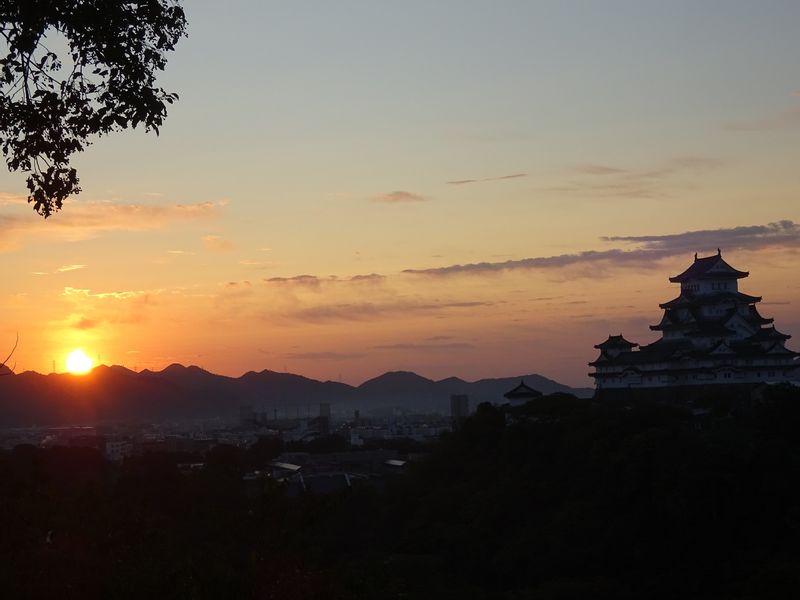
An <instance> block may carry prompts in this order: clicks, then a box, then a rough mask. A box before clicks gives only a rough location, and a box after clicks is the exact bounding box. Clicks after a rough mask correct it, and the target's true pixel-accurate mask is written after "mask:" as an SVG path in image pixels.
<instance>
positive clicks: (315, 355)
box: [284, 352, 366, 360]
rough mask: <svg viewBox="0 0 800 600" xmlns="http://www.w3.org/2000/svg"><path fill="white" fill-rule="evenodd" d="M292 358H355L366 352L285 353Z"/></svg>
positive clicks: (362, 356) (361, 356)
mask: <svg viewBox="0 0 800 600" xmlns="http://www.w3.org/2000/svg"><path fill="white" fill-rule="evenodd" d="M284 356H285V357H286V358H288V359H291V360H355V359H357V358H364V357H365V356H366V354H362V353H357V352H296V353H292V354H286V355H284Z"/></svg>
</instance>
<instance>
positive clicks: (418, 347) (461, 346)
mask: <svg viewBox="0 0 800 600" xmlns="http://www.w3.org/2000/svg"><path fill="white" fill-rule="evenodd" d="M373 348H374V349H375V350H393V351H396V350H400V351H406V350H412V351H416V352H452V351H454V350H471V349H473V348H475V346H474V345H473V344H468V343H466V342H450V343H447V344H432V343H419V344H381V345H379V346H373Z"/></svg>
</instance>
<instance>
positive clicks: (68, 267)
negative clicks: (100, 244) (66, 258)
mask: <svg viewBox="0 0 800 600" xmlns="http://www.w3.org/2000/svg"><path fill="white" fill-rule="evenodd" d="M85 268H86V265H64V266H63V267H59V268H58V269H56V271H58V272H59V273H68V272H69V271H79V270H80V269H85Z"/></svg>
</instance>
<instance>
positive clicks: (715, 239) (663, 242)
mask: <svg viewBox="0 0 800 600" xmlns="http://www.w3.org/2000/svg"><path fill="white" fill-rule="evenodd" d="M601 239H602V240H603V241H605V242H622V243H623V244H626V245H635V246H636V248H634V249H631V250H626V249H623V248H611V249H608V250H585V251H583V252H575V253H571V254H560V255H556V256H539V257H533V258H523V259H518V260H507V261H502V262H480V263H467V264H458V265H449V266H445V267H431V268H426V269H406V270H405V271H403V272H404V273H409V274H416V275H426V276H437V277H442V276H451V275H461V274H489V273H499V272H504V271H513V270H557V269H564V268H567V267H572V266H576V265H584V266H588V265H607V266H613V267H629V268H646V267H649V266H650V265H651V264H652V263H653V261H659V260H663V259H666V258H670V257H672V256H677V255H680V254H690V253H693V252H696V251H698V250H705V251H710V250H712V249H716V248H725V249H726V250H763V249H767V248H787V247H791V248H796V247H800V225H798V224H796V223H794V222H792V221H789V220H784V221H779V222H777V223H768V224H766V225H748V226H742V227H732V228H727V229H704V230H698V231H686V232H683V233H676V234H667V235H645V236H607V237H603V238H601ZM590 273H591V271H589V272H587V273H586V275H587V276H588V275H589V274H590Z"/></svg>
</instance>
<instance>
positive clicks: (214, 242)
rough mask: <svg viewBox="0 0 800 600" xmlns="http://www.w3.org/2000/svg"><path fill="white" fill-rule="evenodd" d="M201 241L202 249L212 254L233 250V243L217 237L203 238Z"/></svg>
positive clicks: (208, 236) (207, 236)
mask: <svg viewBox="0 0 800 600" xmlns="http://www.w3.org/2000/svg"><path fill="white" fill-rule="evenodd" d="M202 241H203V247H204V248H205V249H206V250H211V251H213V252H228V251H230V250H233V248H234V245H233V242H231V241H230V240H226V239H225V238H223V237H220V236H218V235H206V236H203V238H202Z"/></svg>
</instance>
